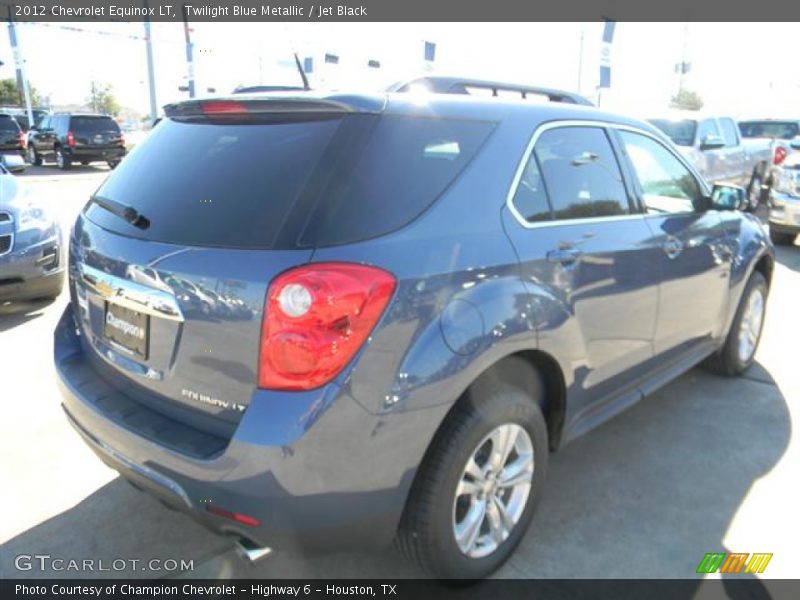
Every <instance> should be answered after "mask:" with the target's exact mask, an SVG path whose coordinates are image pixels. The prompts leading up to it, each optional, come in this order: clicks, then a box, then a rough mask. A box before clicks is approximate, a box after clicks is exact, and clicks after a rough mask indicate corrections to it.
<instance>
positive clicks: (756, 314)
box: [739, 288, 764, 363]
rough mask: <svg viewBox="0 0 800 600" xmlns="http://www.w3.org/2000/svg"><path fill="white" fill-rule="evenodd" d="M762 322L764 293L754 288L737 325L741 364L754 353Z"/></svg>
mask: <svg viewBox="0 0 800 600" xmlns="http://www.w3.org/2000/svg"><path fill="white" fill-rule="evenodd" d="M763 322H764V292H763V291H762V290H761V289H759V288H755V289H754V290H753V291H752V293H751V294H750V297H749V298H748V299H747V304H746V305H745V308H744V313H743V314H742V322H741V324H740V325H739V360H741V361H742V362H743V363H746V362H748V361H749V360H750V359H751V358H752V357H753V354H754V353H755V351H756V346H758V339H759V337H760V336H761V326H762V324H763Z"/></svg>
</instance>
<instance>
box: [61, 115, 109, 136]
mask: <svg viewBox="0 0 800 600" xmlns="http://www.w3.org/2000/svg"><path fill="white" fill-rule="evenodd" d="M69 128H70V129H71V130H72V131H80V132H81V133H109V132H110V133H119V125H117V123H116V121H114V119H111V118H109V117H72V119H70V122H69Z"/></svg>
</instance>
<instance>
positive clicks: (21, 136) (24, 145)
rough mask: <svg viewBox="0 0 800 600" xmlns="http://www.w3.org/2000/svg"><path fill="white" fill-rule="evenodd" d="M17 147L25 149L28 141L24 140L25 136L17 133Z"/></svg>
mask: <svg viewBox="0 0 800 600" xmlns="http://www.w3.org/2000/svg"><path fill="white" fill-rule="evenodd" d="M19 145H20V146H22V147H23V148H25V147H26V146H27V145H28V140H26V139H25V134H24V133H22V132H21V131H20V132H19Z"/></svg>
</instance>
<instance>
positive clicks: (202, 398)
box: [181, 388, 247, 412]
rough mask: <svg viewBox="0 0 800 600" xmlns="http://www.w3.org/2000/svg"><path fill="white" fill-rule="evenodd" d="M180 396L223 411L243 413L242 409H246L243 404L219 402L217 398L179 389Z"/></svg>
mask: <svg viewBox="0 0 800 600" xmlns="http://www.w3.org/2000/svg"><path fill="white" fill-rule="evenodd" d="M181 396H183V397H184V398H189V399H190V400H195V401H196V402H202V403H203V404H210V405H211V406H216V407H217V408H224V409H225V410H238V411H239V412H244V409H245V408H247V407H246V406H245V405H244V404H238V403H236V402H228V401H227V400H220V399H219V398H214V397H213V396H209V395H207V394H201V393H200V392H195V391H194V390H187V389H186V388H181Z"/></svg>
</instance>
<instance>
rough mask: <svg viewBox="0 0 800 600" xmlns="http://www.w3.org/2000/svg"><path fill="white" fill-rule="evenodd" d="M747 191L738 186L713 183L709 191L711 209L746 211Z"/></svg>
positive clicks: (747, 204) (747, 205) (748, 205)
mask: <svg viewBox="0 0 800 600" xmlns="http://www.w3.org/2000/svg"><path fill="white" fill-rule="evenodd" d="M749 207H750V203H749V202H748V201H747V190H745V189H744V188H743V187H741V186H738V185H728V184H725V183H715V184H714V187H713V188H712V190H711V208H712V209H714V210H747V209H748V208H749Z"/></svg>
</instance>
